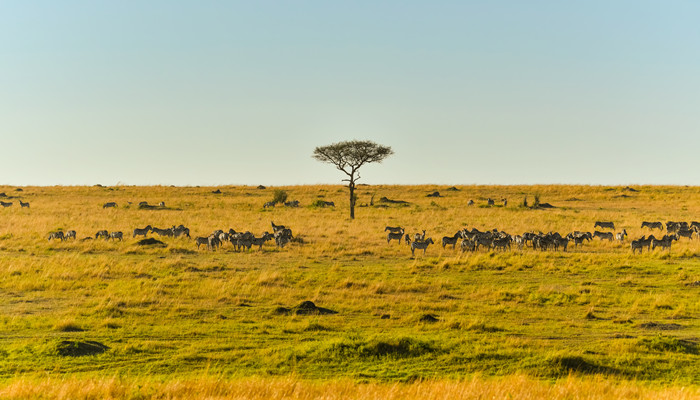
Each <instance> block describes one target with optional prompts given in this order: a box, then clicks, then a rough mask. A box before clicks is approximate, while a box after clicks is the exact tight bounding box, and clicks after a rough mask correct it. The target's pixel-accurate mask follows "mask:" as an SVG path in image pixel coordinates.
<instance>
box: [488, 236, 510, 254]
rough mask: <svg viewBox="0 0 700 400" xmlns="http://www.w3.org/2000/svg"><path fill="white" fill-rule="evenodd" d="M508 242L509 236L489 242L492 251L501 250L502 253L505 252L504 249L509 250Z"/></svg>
mask: <svg viewBox="0 0 700 400" xmlns="http://www.w3.org/2000/svg"><path fill="white" fill-rule="evenodd" d="M510 242H511V238H510V236H506V237H502V238H498V239H494V240H493V242H491V244H492V246H493V249H494V250H496V249H503V251H506V248H507V249H508V250H510Z"/></svg>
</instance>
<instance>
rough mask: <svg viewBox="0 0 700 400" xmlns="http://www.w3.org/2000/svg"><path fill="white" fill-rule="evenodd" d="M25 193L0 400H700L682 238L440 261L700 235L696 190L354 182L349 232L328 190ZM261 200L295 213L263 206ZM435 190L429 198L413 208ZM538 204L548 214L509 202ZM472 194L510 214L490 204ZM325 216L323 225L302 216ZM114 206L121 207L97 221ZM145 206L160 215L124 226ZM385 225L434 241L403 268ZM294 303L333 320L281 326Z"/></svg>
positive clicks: (3, 321) (4, 268) (2, 329)
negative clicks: (478, 246)
mask: <svg viewBox="0 0 700 400" xmlns="http://www.w3.org/2000/svg"><path fill="white" fill-rule="evenodd" d="M22 189H23V190H22V191H16V190H15V188H14V187H7V186H5V187H0V192H4V193H6V195H7V196H9V197H6V198H4V199H3V201H5V202H9V201H12V202H14V204H13V206H11V207H7V208H0V276H1V277H2V278H1V279H0V333H1V336H0V337H1V338H2V339H0V380H1V381H2V382H1V383H0V397H3V398H4V397H11V396H15V398H26V397H40V394H37V393H36V392H33V391H32V389H31V388H35V387H41V385H44V386H43V387H44V389H45V390H44V393H50V392H51V390H56V393H57V395H56V396H50V397H60V396H59V395H58V394H59V393H64V394H65V393H72V392H71V390H74V391H80V390H83V391H87V390H88V389H87V388H93V390H94V392H90V393H92V394H90V395H91V396H93V397H94V398H104V397H108V396H107V395H105V393H108V392H109V391H110V390H111V392H110V393H114V395H113V397H114V398H123V397H138V396H135V395H134V393H135V391H136V392H138V393H137V394H138V395H139V396H141V397H142V398H149V396H155V394H158V393H160V394H165V393H171V394H172V395H171V396H170V397H169V398H178V395H177V394H176V393H177V390H178V389H177V388H178V387H179V388H181V389H182V393H185V394H184V395H181V398H186V397H187V393H192V392H191V391H193V390H194V391H196V390H197V389H196V388H197V387H199V388H200V389H201V390H202V391H204V392H207V393H210V397H211V398H223V397H233V398H256V397H255V396H256V395H254V394H253V392H254V390H253V389H251V391H250V392H248V395H245V394H241V393H239V392H236V390H239V389H240V388H241V387H246V385H250V387H259V386H265V387H267V386H270V385H272V386H273V387H277V388H278V389H279V392H277V394H270V393H268V394H267V395H259V394H258V397H257V398H284V397H292V396H291V393H292V392H294V391H295V390H297V391H298V392H296V394H297V398H313V397H318V395H319V394H320V393H327V394H328V398H341V397H332V395H331V393H338V392H339V391H340V393H346V394H347V393H349V392H354V390H355V389H357V390H368V391H369V390H374V391H375V392H373V393H375V395H374V396H373V395H371V394H368V396H369V397H377V398H411V397H413V398H430V397H429V396H427V395H426V393H433V392H431V390H432V391H434V398H438V397H439V398H447V397H455V396H457V397H459V396H464V397H465V398H470V397H468V395H467V393H471V392H470V390H475V393H477V392H478V390H481V392H478V393H481V395H484V396H487V397H488V396H497V397H504V396H505V394H503V392H496V391H498V390H502V389H503V388H508V387H510V388H512V392H511V393H514V395H516V396H517V397H518V398H539V397H541V395H542V393H545V396H547V397H550V398H579V397H574V396H573V394H575V393H576V392H577V391H578V393H579V394H580V393H584V392H586V390H588V392H586V393H589V394H590V397H580V398H606V397H607V398H610V397H616V398H639V397H644V398H697V397H699V396H700V393H699V392H698V389H697V388H698V385H699V384H700V347H699V346H700V320H699V319H698V318H699V317H700V302H699V301H698V299H699V298H700V258H699V256H700V241H699V240H698V239H697V238H693V239H692V240H691V239H687V238H681V239H680V240H679V241H678V242H676V243H674V244H673V246H672V248H671V250H670V251H661V250H658V249H657V250H655V251H652V252H647V251H646V249H645V250H644V252H643V254H641V255H639V254H635V255H633V254H632V253H631V251H630V247H629V239H627V240H626V242H625V244H619V243H609V242H602V241H600V240H599V239H594V240H593V241H592V242H590V243H586V244H584V245H583V246H582V247H579V248H578V249H574V247H573V246H572V245H570V247H569V251H568V252H566V253H563V252H553V251H546V252H542V251H534V250H532V249H525V250H523V251H518V250H515V249H514V250H512V251H509V252H493V251H483V250H482V251H478V252H475V253H469V252H467V253H462V252H460V250H459V247H458V249H457V250H452V249H451V248H449V247H448V248H445V249H443V248H442V246H440V244H439V242H440V239H441V238H442V237H443V236H451V235H453V234H454V233H455V232H456V231H457V230H459V229H461V228H464V227H467V228H469V229H471V228H474V227H475V228H477V229H479V230H488V229H493V228H498V229H499V230H505V231H507V232H509V233H512V234H520V233H523V232H525V231H535V232H537V231H542V232H548V231H558V232H560V233H561V234H566V233H569V232H571V231H574V230H582V231H591V232H592V231H594V228H593V224H594V222H595V221H614V222H615V225H616V228H617V230H618V231H619V230H621V229H623V228H624V229H626V230H627V232H628V233H629V235H630V237H631V238H637V237H640V236H642V235H648V234H649V233H650V231H649V230H647V229H646V228H645V229H642V228H640V225H641V222H642V221H662V222H666V221H669V220H674V221H687V222H690V221H695V220H700V188H698V187H675V186H674V187H663V186H636V187H634V188H624V187H600V186H458V187H457V188H456V189H458V190H455V191H449V190H447V189H448V188H447V187H438V186H359V187H358V195H359V200H358V204H360V207H358V208H357V209H356V219H355V220H354V221H351V220H349V219H348V213H349V212H348V206H347V203H348V201H347V189H344V188H343V187H341V186H292V187H282V188H277V187H276V188H267V189H257V188H255V187H219V188H205V187H202V188H199V187H128V186H119V187H24V188H22ZM215 189H219V190H220V191H221V193H212V192H213V191H214V190H215ZM275 189H283V190H285V191H286V192H287V193H288V194H289V200H295V199H297V200H299V201H300V203H301V206H300V207H299V208H286V207H282V206H277V207H275V208H265V209H263V207H262V205H263V204H264V203H265V202H267V201H269V200H272V197H273V191H274V190H275ZM630 189H632V190H630ZM435 190H439V191H440V193H441V194H442V196H444V197H439V198H433V197H426V195H427V194H429V193H432V192H433V191H435ZM535 195H538V196H539V197H540V200H541V201H542V202H547V203H551V204H552V205H554V206H555V207H556V208H553V209H547V210H533V209H529V208H524V207H521V206H520V204H521V203H522V200H523V198H524V197H525V196H527V198H528V201H529V202H530V204H531V203H532V201H533V200H534V196H535ZM373 196H374V197H373ZM382 197H388V198H389V199H393V200H404V201H407V202H408V203H407V204H387V203H382V202H380V201H379V199H380V198H382ZM372 198H373V200H374V205H369V203H370V201H371V200H372ZM486 198H494V199H496V200H499V199H501V198H507V199H508V205H507V206H506V207H503V206H501V203H500V202H499V201H497V202H496V206H493V207H486V206H485V204H486ZM20 199H21V200H22V201H25V202H29V203H30V205H31V206H30V207H29V208H20V207H19V200H20ZM319 199H322V200H325V201H333V202H335V204H336V207H335V208H319V207H313V206H310V205H311V204H312V203H314V202H315V201H316V200H319ZM469 199H473V200H474V201H475V202H476V204H475V205H474V206H472V207H467V205H466V204H467V201H468V200H469ZM110 201H114V202H116V203H117V204H118V207H117V208H107V209H103V208H102V205H103V204H104V203H106V202H110ZM140 201H148V202H149V203H150V204H158V203H159V202H160V201H164V202H165V204H166V206H167V208H165V209H152V210H143V209H139V208H138V206H137V204H138V203H139V202H140ZM128 202H131V204H128ZM270 221H274V222H275V223H277V224H284V225H287V226H289V227H291V228H292V230H293V231H294V234H295V236H296V237H297V241H295V242H293V243H290V244H289V245H287V246H286V247H284V248H281V249H279V248H277V247H275V245H274V242H268V243H267V244H265V245H264V246H263V250H262V251H259V250H257V249H256V248H255V247H254V248H253V249H252V250H249V251H241V252H237V251H234V250H233V249H232V247H231V245H230V244H228V245H225V246H224V247H223V248H221V249H218V250H216V251H209V250H206V249H204V248H202V249H200V250H197V249H196V247H195V245H194V242H193V241H192V240H188V239H184V238H165V239H161V240H163V241H164V242H165V243H166V244H167V247H141V246H138V245H137V244H136V242H137V239H132V238H131V232H132V231H133V229H134V228H137V227H139V228H141V227H144V226H146V225H149V224H150V225H152V226H157V227H161V228H165V227H170V226H173V225H179V224H183V225H185V226H187V227H189V228H190V230H191V232H192V236H193V237H194V236H206V235H208V234H209V233H211V232H212V231H214V230H215V229H223V230H228V229H229V228H234V229H235V230H237V231H245V230H250V231H251V232H253V233H255V234H256V235H260V234H261V233H262V232H263V231H271V227H270ZM387 225H390V226H395V225H401V226H403V227H406V228H407V232H409V233H411V234H413V233H415V232H419V231H421V230H423V229H425V230H426V231H427V236H429V237H432V238H433V239H434V240H435V242H436V243H437V244H436V245H432V246H430V247H429V248H428V249H427V253H426V255H425V256H424V255H423V254H422V251H420V252H416V257H415V258H414V257H411V252H410V249H409V248H408V246H407V245H405V244H403V243H402V244H397V243H396V242H392V243H391V244H389V245H387V242H386V234H385V232H384V227H385V226H387ZM58 229H62V230H64V231H67V230H71V229H74V230H76V231H77V236H78V239H80V238H83V237H86V236H92V237H94V234H95V232H97V231H98V230H102V229H106V230H109V231H123V232H124V236H125V240H124V241H123V242H119V241H105V240H88V241H80V240H75V241H65V242H61V241H48V240H47V235H48V233H49V232H50V231H56V230H58ZM657 232H658V231H656V232H655V234H656V235H658V233H657ZM150 236H152V234H151V235H150ZM304 301H312V302H313V303H314V304H315V305H316V306H318V307H322V308H327V309H330V310H333V311H335V312H337V313H334V314H328V315H297V314H296V313H295V312H294V309H292V308H293V307H295V306H297V305H299V304H301V303H302V302H304ZM282 308H285V309H291V310H290V311H291V312H284V311H285V310H283V309H282ZM428 315H430V316H432V317H434V318H432V322H431V321H430V320H431V318H427V316H428ZM78 343H83V345H80V344H78ZM83 353H94V354H90V355H81V354H83ZM572 374H573V377H572V376H570V375H572ZM475 377H476V378H475ZM261 382H262V383H261ZM357 383H363V385H361V386H360V387H361V389H358V387H357V386H355V385H356V384H357ZM178 385H180V386H178ZM198 385H199V386H198ZM256 385H257V386H256ZM275 385H277V386H275ZM420 385H423V386H420ZM509 385H510V386H509ZM290 386H291V387H293V388H296V389H293V390H291V392H290V391H289V390H290V389H289V387H290ZM684 387H685V388H684ZM687 387H690V389H688V388H687ZM52 388H53V389H52ZM61 388H63V389H61ZM144 388H146V389H144ZM192 388H195V389H192ZM353 388H354V389H353ZM470 388H471V389H470ZM474 388H481V389H478V390H476V389H474ZM567 388H568V389H567ZM582 388H586V389H585V390H584V389H582ZM591 388H599V389H600V391H601V392H596V391H594V390H593V389H591ZM241 390H243V389H241ZM260 390H262V389H260ZM324 390H325V392H324ZM557 390H560V391H557ZM412 391H415V392H416V393H420V394H421V395H418V394H416V395H412V394H411V393H413V392H412ZM76 393H77V392H76ZM84 393H87V392H84ZM280 393H282V394H285V393H290V395H289V396H284V395H280ZM303 393H307V394H303ZM309 393H310V394H309ZM314 393H315V394H316V395H314ZM460 393H461V394H460ZM499 393H500V394H499ZM567 393H572V395H571V396H569V395H567ZM305 396H306V397H305ZM527 396H530V397H527ZM595 396H598V397H595ZM348 397H350V398H352V396H350V395H347V396H345V397H343V398H348ZM365 397H366V396H365ZM64 398H70V396H68V397H64ZM357 398H362V397H359V395H358V397H357ZM473 398H478V396H477V395H474V397H473Z"/></svg>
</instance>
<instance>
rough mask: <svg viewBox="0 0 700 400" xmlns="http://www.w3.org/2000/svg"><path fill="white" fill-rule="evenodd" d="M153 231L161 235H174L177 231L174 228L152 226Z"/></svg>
mask: <svg viewBox="0 0 700 400" xmlns="http://www.w3.org/2000/svg"><path fill="white" fill-rule="evenodd" d="M151 232H154V233H157V234H158V235H159V236H170V237H172V236H174V235H175V233H174V231H173V229H172V228H167V229H160V228H156V227H155V226H154V227H152V228H151Z"/></svg>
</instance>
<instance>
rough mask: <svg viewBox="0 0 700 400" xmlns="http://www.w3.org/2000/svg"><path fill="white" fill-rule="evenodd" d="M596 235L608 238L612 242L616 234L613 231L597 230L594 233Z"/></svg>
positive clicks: (604, 238)
mask: <svg viewBox="0 0 700 400" xmlns="http://www.w3.org/2000/svg"><path fill="white" fill-rule="evenodd" d="M596 236H597V237H599V238H600V240H606V239H607V240H609V241H611V242H612V240H613V236H614V235H613V233H612V232H600V231H595V232H594V233H593V237H596Z"/></svg>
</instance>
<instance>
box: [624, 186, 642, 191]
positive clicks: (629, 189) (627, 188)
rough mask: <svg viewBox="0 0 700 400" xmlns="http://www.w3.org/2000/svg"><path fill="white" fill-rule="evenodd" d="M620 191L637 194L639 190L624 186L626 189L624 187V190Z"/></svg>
mask: <svg viewBox="0 0 700 400" xmlns="http://www.w3.org/2000/svg"><path fill="white" fill-rule="evenodd" d="M622 190H626V191H628V192H639V190H637V189H635V188H631V187H629V186H626V187H625V188H624V189H622Z"/></svg>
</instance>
